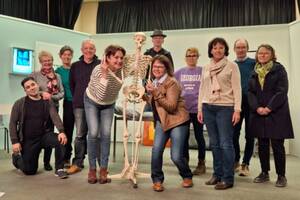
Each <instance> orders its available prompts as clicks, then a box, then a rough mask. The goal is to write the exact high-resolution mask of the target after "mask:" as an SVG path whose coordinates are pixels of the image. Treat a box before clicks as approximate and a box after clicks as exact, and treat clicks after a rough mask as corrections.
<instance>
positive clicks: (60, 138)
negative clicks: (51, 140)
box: [57, 133, 68, 145]
mask: <svg viewBox="0 0 300 200" xmlns="http://www.w3.org/2000/svg"><path fill="white" fill-rule="evenodd" d="M57 138H58V141H59V143H60V144H62V145H65V144H67V141H68V140H67V137H66V135H65V133H59V134H58V136H57Z"/></svg>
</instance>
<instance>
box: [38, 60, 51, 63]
mask: <svg viewBox="0 0 300 200" xmlns="http://www.w3.org/2000/svg"><path fill="white" fill-rule="evenodd" d="M52 62H53V60H52V59H49V60H41V63H52Z"/></svg>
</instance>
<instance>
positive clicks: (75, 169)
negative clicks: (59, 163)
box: [67, 165, 81, 174]
mask: <svg viewBox="0 0 300 200" xmlns="http://www.w3.org/2000/svg"><path fill="white" fill-rule="evenodd" d="M80 171H81V168H80V167H78V166H77V165H71V167H70V168H69V169H67V173H68V174H75V173H77V172H80Z"/></svg>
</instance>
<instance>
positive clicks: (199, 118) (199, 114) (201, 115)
mask: <svg viewBox="0 0 300 200" xmlns="http://www.w3.org/2000/svg"><path fill="white" fill-rule="evenodd" d="M197 118H198V122H199V123H201V124H203V114H202V112H200V111H199V112H198V115H197Z"/></svg>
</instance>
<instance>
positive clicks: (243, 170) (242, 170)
mask: <svg viewBox="0 0 300 200" xmlns="http://www.w3.org/2000/svg"><path fill="white" fill-rule="evenodd" d="M249 174H250V171H249V166H248V165H246V164H245V163H243V164H242V165H241V168H240V171H239V176H249Z"/></svg>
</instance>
